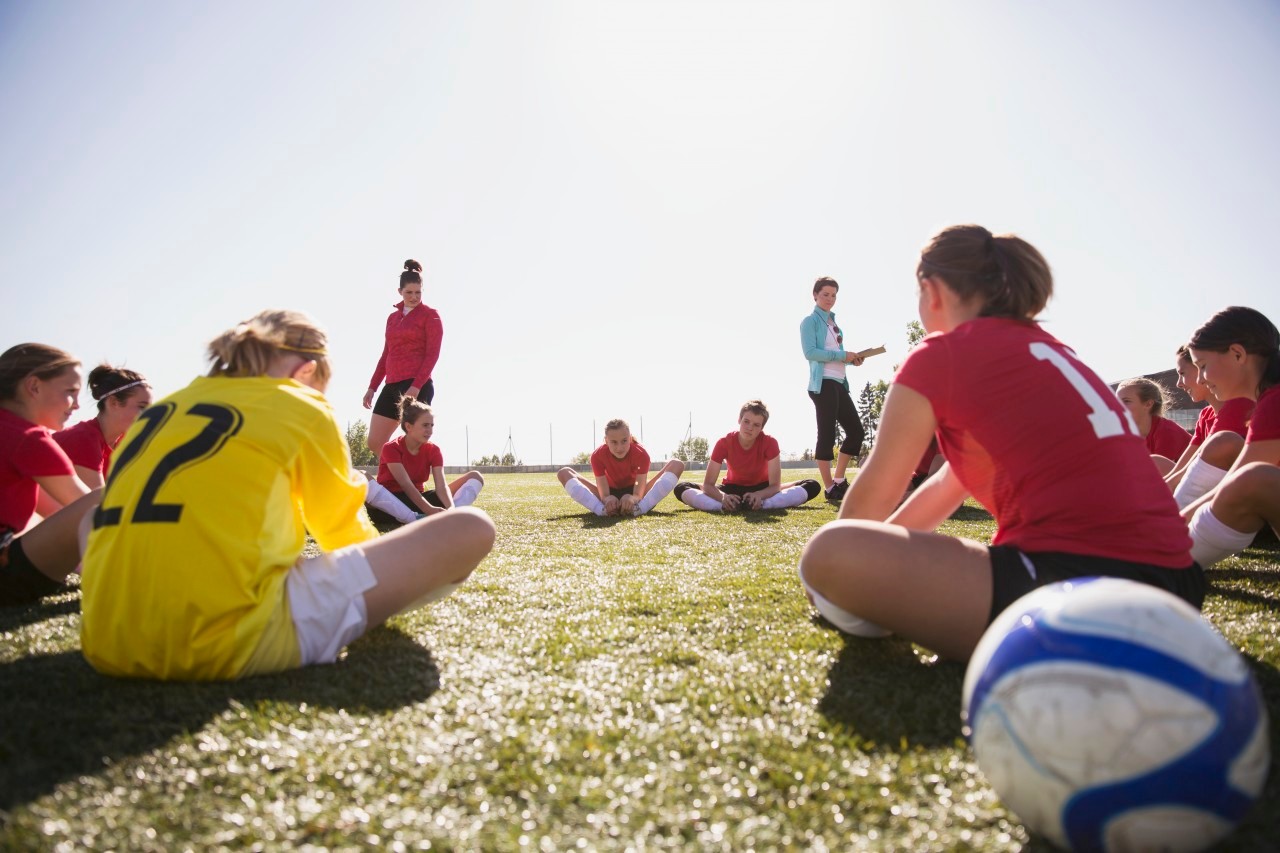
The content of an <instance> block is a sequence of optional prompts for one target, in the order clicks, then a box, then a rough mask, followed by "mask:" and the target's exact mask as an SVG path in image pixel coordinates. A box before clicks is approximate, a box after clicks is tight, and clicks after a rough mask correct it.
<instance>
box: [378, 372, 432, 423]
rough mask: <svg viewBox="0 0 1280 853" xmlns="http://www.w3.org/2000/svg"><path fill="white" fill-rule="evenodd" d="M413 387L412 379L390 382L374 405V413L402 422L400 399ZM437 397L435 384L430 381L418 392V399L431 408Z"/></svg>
mask: <svg viewBox="0 0 1280 853" xmlns="http://www.w3.org/2000/svg"><path fill="white" fill-rule="evenodd" d="M412 386H413V380H412V379H401V380H400V381H399V382H388V383H387V384H386V385H383V386H382V393H381V394H379V395H378V399H377V401H375V402H374V404H373V413H374V414H375V415H382V416H383V417H384V418H391V419H392V420H393V421H398V420H400V398H401V397H403V396H404V392H405V391H408V390H409V388H410V387H412ZM435 395H436V386H435V383H433V382H432V381H431V380H430V379H428V380H427V384H426V385H423V386H422V388H421V390H419V391H418V399H419V400H421V401H422V402H424V403H426V404H427V405H428V406H430V405H431V400H432V398H433V397H435Z"/></svg>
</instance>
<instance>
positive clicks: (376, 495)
mask: <svg viewBox="0 0 1280 853" xmlns="http://www.w3.org/2000/svg"><path fill="white" fill-rule="evenodd" d="M364 502H365V503H367V504H368V505H369V506H371V507H373V508H374V509H380V510H382V511H383V512H385V513H386V514H387V515H389V516H391V517H392V518H394V519H395V520H396V521H398V522H400V523H401V524H408V523H409V522H411V521H414V520H415V519H417V517H418V516H417V514H416V513H414V511H413V510H411V509H409V508H408V507H407V506H405V505H404V504H402V503H400V499H399V498H397V497H396V496H395V495H393V494H391V491H390V490H389V489H387V488H386V487H385V486H383V485H382V484H381V483H379V482H378V481H377V480H369V481H368V483H366V491H365V498H364Z"/></svg>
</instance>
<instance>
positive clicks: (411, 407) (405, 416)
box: [397, 395, 431, 429]
mask: <svg viewBox="0 0 1280 853" xmlns="http://www.w3.org/2000/svg"><path fill="white" fill-rule="evenodd" d="M397 408H398V409H400V426H401V427H403V428H405V429H408V428H409V427H411V426H413V425H414V424H416V423H417V422H418V418H420V417H422V416H423V415H429V414H431V407H430V406H428V405H427V404H426V403H424V402H422V401H421V400H419V399H418V398H416V397H410V396H407V395H406V396H404V397H401V398H400V404H399V405H398V406H397Z"/></svg>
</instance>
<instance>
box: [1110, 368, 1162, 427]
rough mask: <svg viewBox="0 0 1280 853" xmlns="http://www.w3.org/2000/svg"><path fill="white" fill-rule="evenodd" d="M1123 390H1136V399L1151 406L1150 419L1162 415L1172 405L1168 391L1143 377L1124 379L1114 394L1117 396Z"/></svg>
mask: <svg viewBox="0 0 1280 853" xmlns="http://www.w3.org/2000/svg"><path fill="white" fill-rule="evenodd" d="M1125 388H1136V389H1138V399H1139V400H1141V401H1142V402H1144V403H1150V404H1151V416H1152V417H1159V416H1161V415H1163V414H1164V413H1165V411H1166V410H1167V409H1168V408H1169V407H1170V406H1171V405H1173V398H1171V397H1170V396H1169V391H1168V389H1166V388H1165V387H1164V386H1163V385H1161V384H1160V383H1159V382H1156V381H1154V380H1151V379H1147V378H1145V377H1139V378H1137V379H1126V380H1125V381H1123V382H1121V383H1120V384H1119V385H1117V386H1116V393H1117V394H1119V393H1120V392H1121V391H1122V390H1124V389H1125Z"/></svg>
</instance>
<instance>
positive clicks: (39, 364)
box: [0, 344, 80, 400]
mask: <svg viewBox="0 0 1280 853" xmlns="http://www.w3.org/2000/svg"><path fill="white" fill-rule="evenodd" d="M79 366H80V361H79V360H78V359H77V358H76V357H75V356H73V355H72V354H71V353H68V352H63V351H62V350H60V349H58V348H57V347H51V346H47V345H46V344H18V345H17V346H12V347H9V348H8V349H7V350H5V351H4V353H3V354H0V400H12V399H13V398H14V397H16V396H17V394H18V385H19V384H21V382H22V380H24V379H26V378H27V377H28V376H35V377H36V378H37V379H42V380H45V381H48V380H50V379H52V378H53V377H55V376H57V375H58V374H59V373H62V371H64V370H66V369H67V368H71V367H79Z"/></svg>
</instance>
